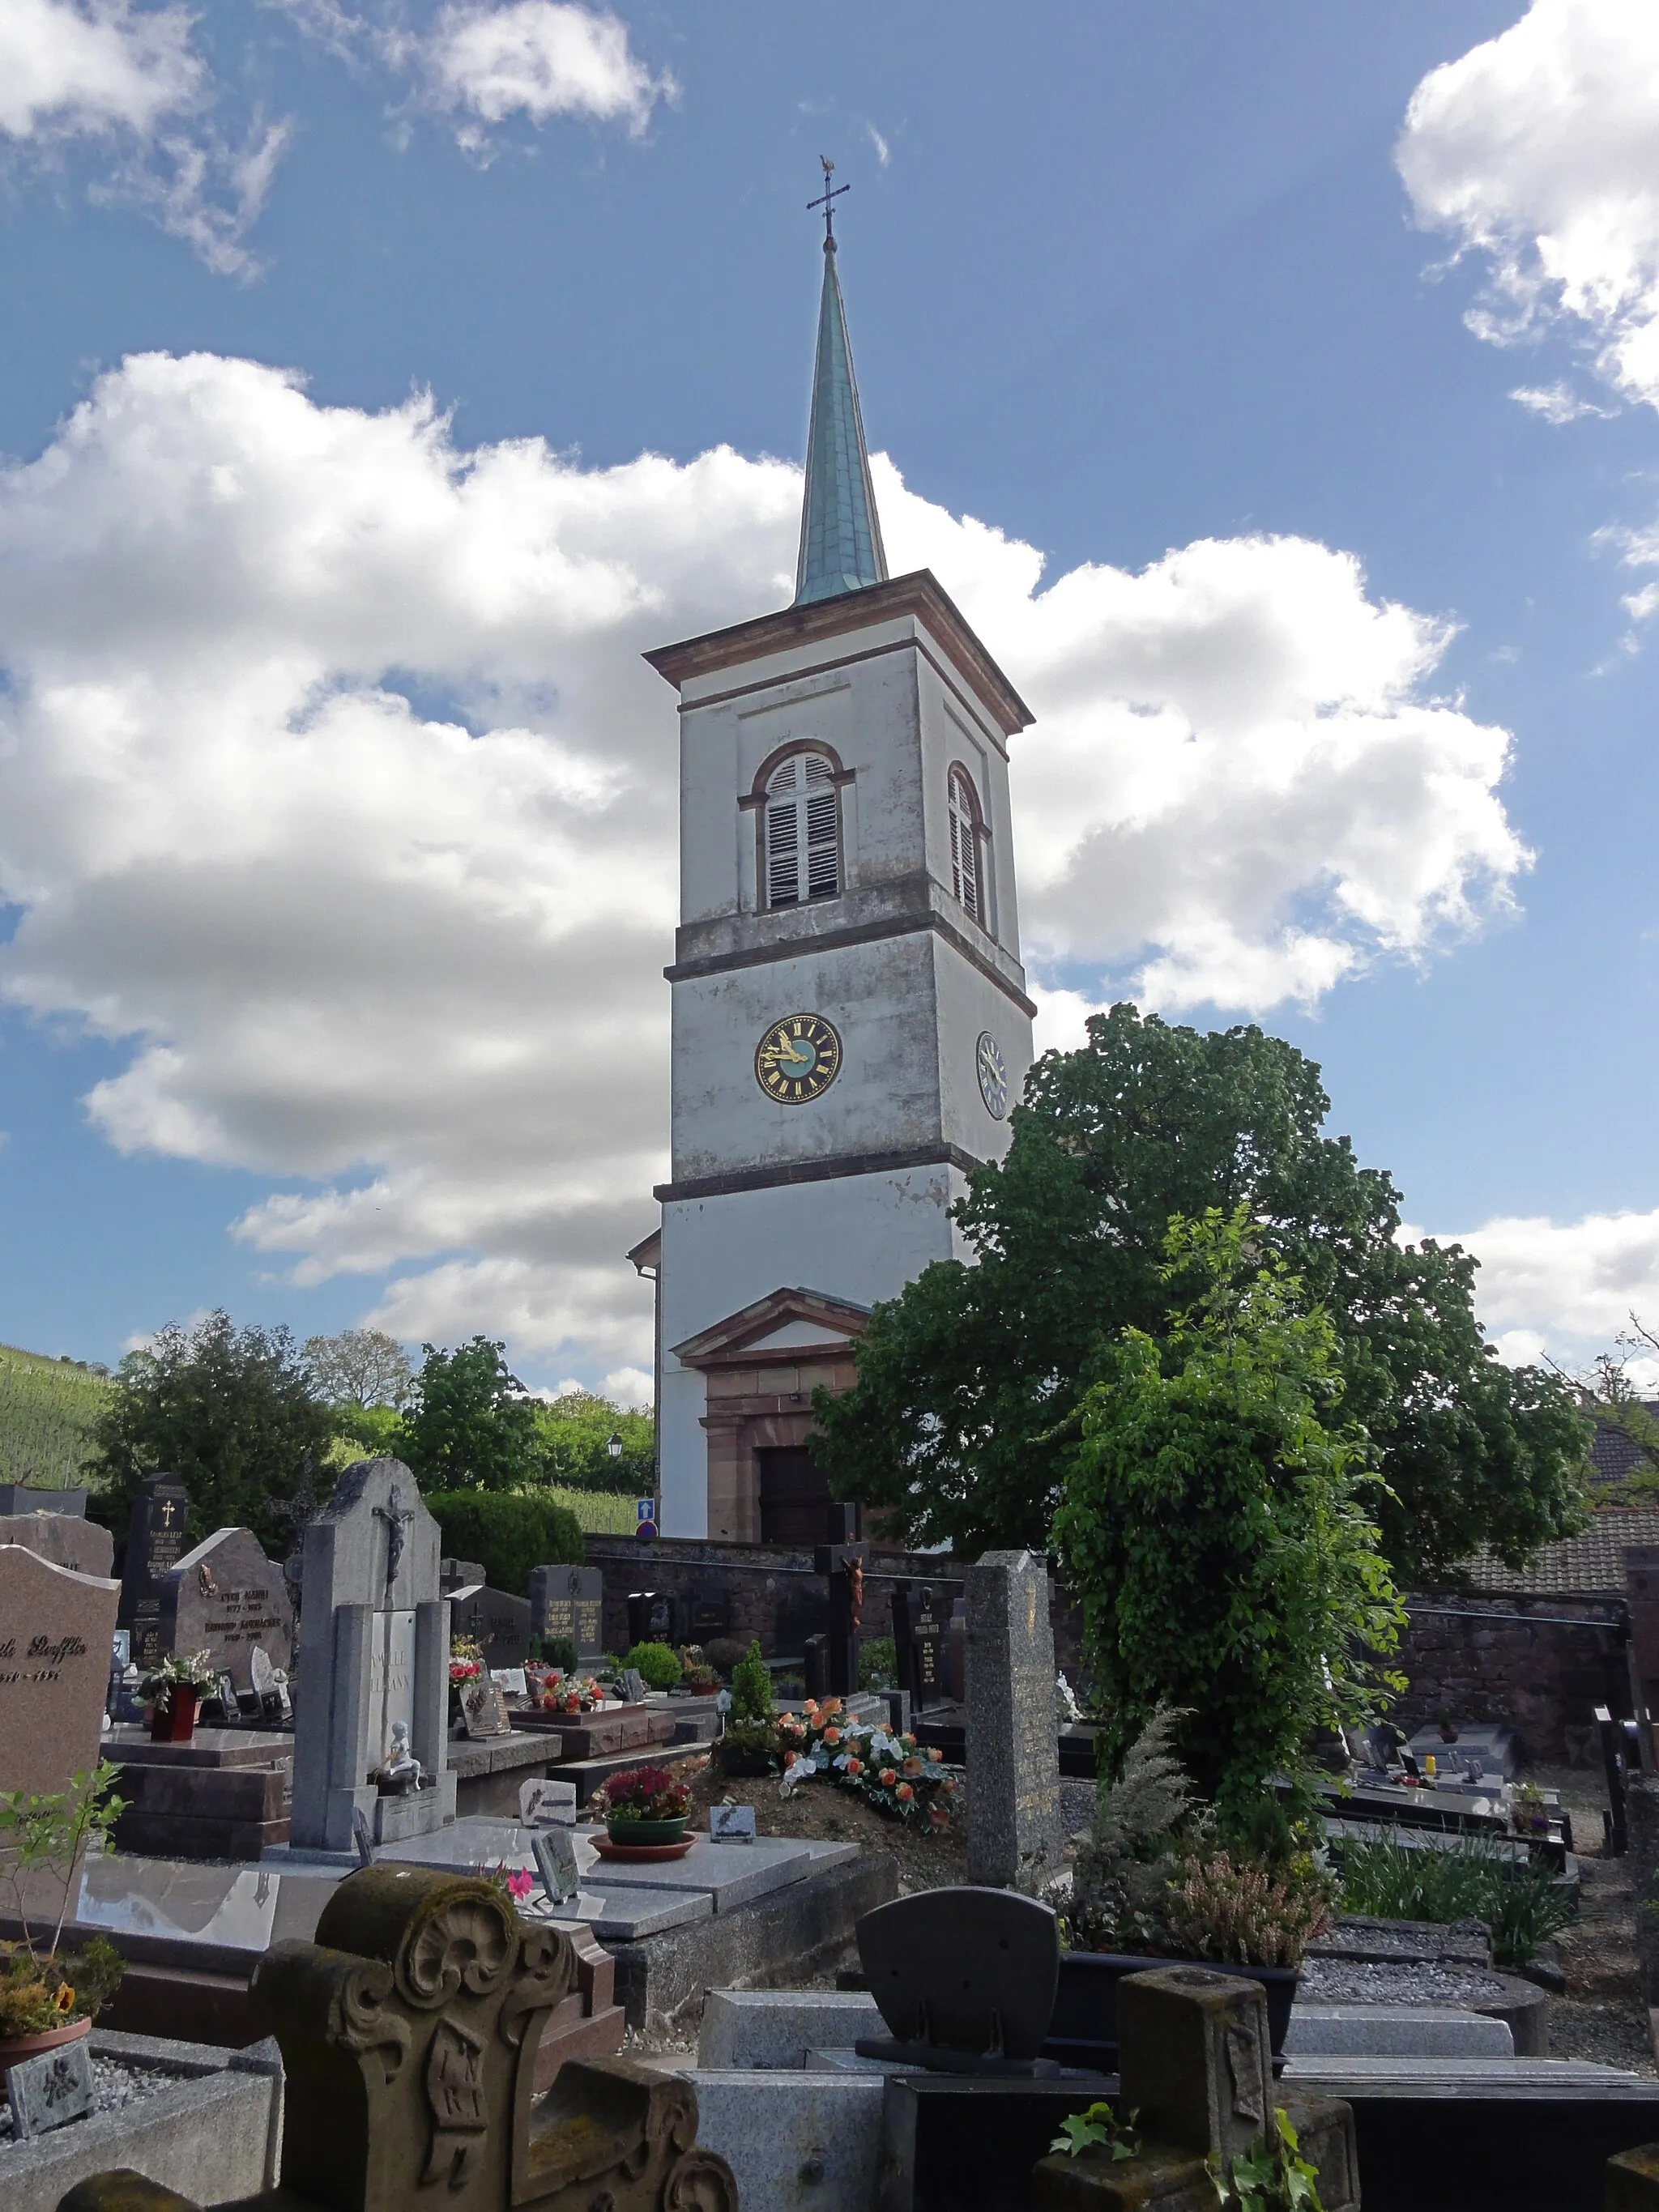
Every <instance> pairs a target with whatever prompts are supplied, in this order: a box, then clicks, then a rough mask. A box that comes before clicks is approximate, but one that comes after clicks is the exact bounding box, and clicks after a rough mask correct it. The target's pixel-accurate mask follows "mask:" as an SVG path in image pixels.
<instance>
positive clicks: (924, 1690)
mask: <svg viewBox="0 0 1659 2212" xmlns="http://www.w3.org/2000/svg"><path fill="white" fill-rule="evenodd" d="M944 1640H945V1628H944V1623H943V1622H942V1621H941V1620H940V1618H939V1608H938V1606H937V1605H936V1603H935V1601H934V1598H933V1591H932V1590H931V1589H928V1588H927V1585H926V1584H925V1583H924V1584H923V1586H922V1592H921V1603H920V1605H919V1606H918V1607H917V1609H916V1613H915V1620H914V1621H913V1623H912V1625H911V1629H910V1695H911V1697H912V1698H913V1699H915V1703H916V1704H917V1705H919V1706H923V1705H938V1703H939V1699H941V1698H942V1697H943V1696H944V1695H945V1670H944V1662H943V1648H944Z"/></svg>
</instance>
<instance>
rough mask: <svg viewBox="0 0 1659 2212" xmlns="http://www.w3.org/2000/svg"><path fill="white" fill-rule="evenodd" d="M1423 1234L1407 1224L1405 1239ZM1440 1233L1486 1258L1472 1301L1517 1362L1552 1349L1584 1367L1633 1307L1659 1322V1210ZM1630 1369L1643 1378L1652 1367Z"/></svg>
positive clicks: (1551, 1354)
mask: <svg viewBox="0 0 1659 2212" xmlns="http://www.w3.org/2000/svg"><path fill="white" fill-rule="evenodd" d="M1421 1233H1422V1232H1421V1231H1418V1230H1413V1229H1407V1230H1402V1231H1401V1235H1402V1237H1406V1238H1408V1239H1409V1238H1413V1237H1417V1236H1419V1235H1420V1234H1421ZM1441 1241H1442V1242H1443V1243H1459V1244H1462V1246H1464V1248H1465V1249H1467V1250H1468V1251H1470V1252H1472V1253H1474V1255H1475V1257H1476V1258H1477V1259H1478V1260H1479V1261H1480V1273H1478V1274H1477V1276H1476V1277H1475V1304H1476V1306H1477V1309H1478V1310H1479V1312H1480V1318H1481V1321H1482V1322H1484V1324H1485V1325H1486V1328H1487V1329H1488V1330H1490V1331H1491V1332H1492V1335H1493V1339H1494V1341H1495V1342H1496V1344H1497V1347H1498V1355H1499V1357H1500V1358H1504V1359H1506V1360H1508V1361H1510V1363H1511V1364H1523V1363H1529V1362H1533V1361H1536V1360H1539V1359H1542V1358H1553V1359H1554V1360H1556V1361H1557V1362H1559V1364H1561V1365H1562V1366H1564V1367H1565V1368H1567V1369H1569V1370H1571V1371H1575V1372H1577V1371H1579V1370H1588V1368H1589V1364H1590V1362H1591V1361H1592V1360H1593V1359H1594V1358H1595V1355H1596V1354H1597V1353H1598V1352H1609V1351H1611V1350H1612V1349H1613V1346H1614V1344H1615V1343H1616V1341H1617V1340H1618V1339H1619V1337H1620V1335H1622V1334H1625V1333H1626V1332H1627V1331H1628V1329H1629V1327H1630V1317H1631V1315H1632V1312H1634V1313H1635V1314H1637V1315H1638V1316H1639V1317H1640V1318H1641V1319H1642V1320H1643V1321H1644V1322H1646V1323H1647V1325H1648V1326H1649V1327H1650V1328H1659V1212H1652V1213H1634V1212H1621V1213H1590V1214H1586V1215H1585V1216H1584V1217H1583V1219H1582V1220H1578V1221H1553V1220H1551V1219H1550V1218H1548V1216H1547V1215H1542V1214H1538V1215H1530V1214H1500V1215H1498V1216H1496V1217H1495V1218H1493V1219H1492V1220H1490V1221H1485V1222H1482V1223H1481V1224H1480V1226H1479V1227H1478V1228H1474V1229H1468V1230H1462V1231H1455V1232H1453V1233H1451V1234H1449V1235H1447V1236H1444V1237H1442V1239H1441ZM1645 1374H1646V1369H1645V1367H1644V1368H1643V1369H1642V1370H1640V1372H1639V1373H1638V1370H1637V1369H1635V1368H1632V1375H1633V1376H1636V1378H1637V1379H1638V1381H1640V1380H1642V1379H1643V1377H1644V1376H1645ZM1653 1379H1654V1380H1655V1381H1656V1382H1659V1370H1656V1373H1655V1376H1654V1378H1653ZM1644 1387H1645V1384H1644Z"/></svg>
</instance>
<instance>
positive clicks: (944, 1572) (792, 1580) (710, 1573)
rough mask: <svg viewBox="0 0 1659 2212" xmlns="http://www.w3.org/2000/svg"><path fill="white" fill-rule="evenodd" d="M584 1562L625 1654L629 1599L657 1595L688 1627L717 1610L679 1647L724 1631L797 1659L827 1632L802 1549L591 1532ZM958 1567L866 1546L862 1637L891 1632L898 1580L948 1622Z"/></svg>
mask: <svg viewBox="0 0 1659 2212" xmlns="http://www.w3.org/2000/svg"><path fill="white" fill-rule="evenodd" d="M586 1551H587V1559H588V1564H589V1565H590V1566H594V1567H598V1568H599V1569H600V1570H601V1571H602V1572H603V1574H604V1577H605V1615H604V1622H605V1650H607V1651H611V1652H618V1651H624V1650H627V1648H628V1644H629V1635H628V1594H629V1591H630V1590H660V1591H662V1592H663V1593H664V1594H665V1595H667V1596H669V1597H671V1598H672V1599H674V1600H675V1601H677V1603H676V1612H677V1616H678V1619H677V1626H682V1625H685V1624H687V1623H689V1622H691V1621H695V1620H696V1616H697V1613H699V1612H700V1611H704V1612H713V1610H714V1604H713V1601H715V1600H718V1601H720V1602H721V1604H722V1605H723V1608H724V1610H723V1613H722V1614H721V1618H722V1619H723V1620H724V1621H725V1624H726V1625H725V1626H723V1627H720V1626H703V1627H702V1629H701V1630H700V1632H698V1633H697V1634H696V1635H695V1636H692V1635H690V1634H689V1633H688V1634H687V1637H686V1639H685V1640H686V1641H688V1642H693V1643H699V1644H701V1643H707V1642H709V1641H711V1640H712V1639H713V1638H714V1637H716V1636H719V1635H725V1636H728V1637H731V1638H735V1639H736V1641H737V1642H738V1643H740V1644H747V1643H748V1642H749V1640H750V1638H751V1637H758V1638H759V1639H760V1647H761V1650H763V1652H764V1653H765V1654H766V1656H768V1657H769V1658H772V1657H775V1656H780V1655H782V1654H788V1655H791V1656H799V1652H800V1650H801V1645H802V1643H803V1642H804V1640H805V1638H806V1637H807V1636H809V1635H821V1634H824V1633H826V1632H828V1630H829V1599H828V1594H827V1591H826V1589H825V1585H824V1579H823V1576H822V1575H820V1574H818V1573H817V1571H815V1569H814V1567H813V1564H812V1552H813V1547H812V1546H811V1545H810V1544H801V1545H789V1544H729V1543H720V1542H715V1541H705V1540H703V1539H702V1538H696V1537H675V1536H668V1537H659V1538H657V1539H656V1541H654V1542H652V1543H648V1544H641V1542H640V1541H638V1540H637V1538H635V1537H633V1536H590V1537H588V1539H587V1541H586ZM962 1575H963V1570H962V1565H961V1562H960V1561H958V1560H955V1559H951V1557H950V1556H949V1555H948V1554H947V1553H939V1552H883V1551H878V1550H876V1549H874V1547H872V1552H871V1557H870V1560H869V1563H868V1565H866V1568H865V1572H864V1619H863V1628H862V1631H861V1633H862V1635H863V1637H864V1638H865V1639H866V1641H868V1640H869V1639H870V1638H872V1637H878V1636H890V1635H891V1634H892V1632H893V1616H892V1594H893V1583H894V1581H895V1580H896V1579H902V1580H904V1581H907V1582H914V1583H927V1584H929V1586H930V1587H931V1588H932V1589H933V1591H934V1592H935V1602H936V1605H938V1606H940V1607H942V1609H943V1611H944V1613H945V1615H946V1616H947V1617H948V1616H949V1613H950V1610H951V1601H953V1600H954V1599H956V1598H958V1597H960V1596H961V1595H962V1589H963V1582H962Z"/></svg>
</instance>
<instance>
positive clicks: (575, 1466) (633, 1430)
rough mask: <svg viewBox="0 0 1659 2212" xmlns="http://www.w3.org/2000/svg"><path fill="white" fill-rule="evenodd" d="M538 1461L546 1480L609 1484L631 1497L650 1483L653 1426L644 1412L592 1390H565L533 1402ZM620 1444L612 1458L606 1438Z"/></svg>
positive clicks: (585, 1486) (643, 1493) (574, 1485)
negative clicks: (539, 1459) (558, 1394)
mask: <svg viewBox="0 0 1659 2212" xmlns="http://www.w3.org/2000/svg"><path fill="white" fill-rule="evenodd" d="M536 1426H537V1430H538V1434H539V1437H540V1443H541V1454H542V1466H543V1469H544V1473H545V1474H546V1476H547V1479H548V1480H549V1481H550V1482H557V1483H562V1484H564V1485H566V1486H568V1488H570V1489H572V1490H614V1491H622V1492H626V1493H627V1495H628V1496H629V1497H630V1498H635V1497H639V1498H643V1497H647V1496H648V1495H649V1494H650V1493H651V1492H652V1491H653V1488H654V1486H655V1468H656V1453H657V1438H656V1430H655V1427H654V1425H653V1422H652V1419H651V1416H650V1414H649V1413H636V1412H633V1411H630V1410H629V1409H628V1408H627V1407H622V1406H617V1405H614V1404H612V1402H611V1400H610V1399H609V1398H601V1397H599V1395H597V1393H595V1392H593V1391H591V1390H567V1391H565V1392H564V1393H563V1395H562V1396H560V1397H557V1398H554V1399H552V1400H550V1401H546V1402H544V1403H543V1404H539V1405H538V1407H537V1408H536ZM612 1437H615V1438H616V1439H617V1442H618V1443H620V1444H621V1446H622V1449H621V1451H620V1452H619V1453H618V1454H617V1456H616V1457H615V1458H614V1459H613V1458H612V1457H611V1438H612Z"/></svg>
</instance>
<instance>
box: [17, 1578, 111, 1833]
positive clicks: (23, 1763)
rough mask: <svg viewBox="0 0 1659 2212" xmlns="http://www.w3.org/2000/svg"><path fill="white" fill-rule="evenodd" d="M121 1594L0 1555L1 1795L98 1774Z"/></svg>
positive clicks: (102, 1583)
mask: <svg viewBox="0 0 1659 2212" xmlns="http://www.w3.org/2000/svg"><path fill="white" fill-rule="evenodd" d="M119 1595H120V1590H119V1586H118V1584H117V1583H112V1582H108V1581H106V1580H105V1579H104V1578H103V1577H101V1576H97V1575H77V1574H76V1573H75V1572H73V1571H72V1570H71V1569H70V1568H68V1567H60V1566H58V1565H54V1564H53V1562H52V1560H50V1559H42V1558H41V1557H40V1554H39V1553H37V1552H31V1551H28V1550H26V1549H25V1548H24V1547H23V1546H21V1544H6V1545H3V1546H0V1790H62V1789H63V1788H64V1786H65V1784H67V1783H68V1781H69V1778H70V1776H71V1775H72V1774H76V1773H78V1772H80V1771H83V1770H84V1769H86V1768H88V1767H90V1766H93V1765H96V1763H97V1759H98V1749H99V1744H100V1740H101V1738H102V1735H103V1727H104V1701H105V1699H106V1696H107V1694H108V1690H109V1662H110V1650H111V1644H112V1638H113V1636H114V1632H115V1605H116V1600H117V1598H118V1596H119Z"/></svg>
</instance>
